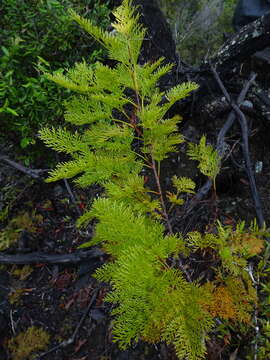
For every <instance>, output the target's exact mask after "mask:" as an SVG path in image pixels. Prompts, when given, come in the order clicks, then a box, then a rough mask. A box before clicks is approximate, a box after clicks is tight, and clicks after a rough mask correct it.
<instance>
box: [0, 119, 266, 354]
mask: <svg viewBox="0 0 270 360" xmlns="http://www.w3.org/2000/svg"><path fill="white" fill-rule="evenodd" d="M225 119H226V116H224V118H219V119H218V120H216V121H211V122H206V121H201V122H198V119H196V120H190V119H187V121H186V122H185V124H184V125H183V129H182V132H183V133H184V135H185V136H186V137H187V138H188V139H189V140H193V141H197V140H198V139H199V138H200V136H201V135H202V134H207V138H208V139H209V140H210V141H213V142H215V139H216V136H217V132H218V130H219V128H220V127H221V126H222V124H223V122H224V120H225ZM249 125H250V146H251V157H252V161H253V164H255V165H254V166H255V167H256V180H257V186H258V190H259V193H260V195H261V199H262V203H263V207H264V215H265V219H266V221H267V220H268V221H269V219H270V203H269V198H270V187H269V182H270V143H269V140H268V139H269V137H268V133H269V129H268V127H267V124H263V123H259V122H258V121H256V119H249ZM226 142H227V143H228V145H229V147H230V151H229V152H228V155H227V160H225V161H224V162H223V164H222V171H221V173H220V175H219V176H218V178H217V201H216V203H213V198H212V196H211V194H209V197H208V199H205V200H203V201H202V202H201V203H200V204H199V205H198V206H197V207H196V208H195V209H194V210H193V212H192V214H191V216H189V218H188V219H187V220H186V221H185V223H181V221H180V220H179V214H177V212H176V213H175V214H173V215H172V217H175V221H174V228H175V230H181V231H185V232H187V231H191V230H194V229H200V230H204V229H206V228H207V226H208V225H209V224H211V223H212V222H213V221H214V220H215V219H216V218H219V219H221V221H223V222H224V223H227V224H235V223H236V222H237V221H239V220H246V221H250V220H252V219H254V217H255V211H254V206H253V201H252V199H251V196H250V190H249V183H248V179H247V176H246V174H245V171H244V168H243V162H242V156H241V149H240V143H241V140H240V131H239V128H238V127H237V126H235V127H234V129H233V130H232V131H231V132H230V135H229V136H228V138H226ZM185 146H186V145H182V146H181V148H180V149H179V153H178V154H176V155H174V156H172V158H171V159H170V160H169V161H167V162H166V164H165V166H164V168H163V174H162V178H163V184H164V185H165V184H167V185H168V186H169V185H170V181H169V179H170V177H171V176H172V175H173V174H177V175H182V176H183V175H185V176H191V177H192V178H193V179H195V180H196V182H197V185H198V187H199V186H201V185H202V184H203V183H204V181H205V179H204V178H203V177H202V176H200V175H199V174H198V173H197V170H196V166H195V164H193V162H191V161H187V159H186V157H185V155H184V150H185ZM7 155H8V156H9V157H10V158H13V159H14V160H15V161H18V162H19V160H18V156H16V154H15V152H13V150H12V147H11V148H10V149H9V150H8V152H7ZM40 163H41V164H42V165H43V167H44V168H45V167H47V165H46V159H41V162H40ZM70 186H72V183H70ZM0 187H1V198H0V202H1V209H0V210H1V233H0V234H1V240H2V241H3V239H4V240H6V239H7V238H8V239H9V240H10V241H13V243H12V244H11V245H10V247H9V248H8V249H7V250H5V252H6V253H8V254H18V253H20V254H25V253H31V252H33V251H40V252H46V253H50V254H67V253H72V252H74V251H76V248H77V247H78V246H79V245H80V244H82V243H84V242H85V241H86V240H88V239H89V238H90V237H91V233H92V232H93V226H94V225H93V224H92V225H90V226H89V227H88V229H87V230H78V229H77V228H76V226H75V221H76V219H77V218H78V210H79V211H80V212H82V211H83V209H84V208H85V207H86V206H87V203H88V202H89V201H90V202H91V201H92V200H93V199H94V198H95V197H96V196H98V195H99V194H100V193H101V189H100V188H98V187H92V188H90V189H87V190H86V191H82V190H80V189H77V188H72V192H73V195H74V196H75V197H76V205H75V204H74V203H72V201H71V199H70V195H69V193H68V191H67V187H66V185H65V183H64V182H63V181H60V182H58V183H52V184H48V183H44V182H42V181H36V180H33V179H31V178H30V177H29V176H27V175H25V174H23V173H21V172H19V171H18V170H17V169H14V168H13V167H10V166H8V165H6V164H1V168H0ZM180 215H181V213H180ZM14 219H15V220H14ZM14 234H15V235H14ZM106 260H107V259H106V258H105V257H104V256H100V257H97V258H95V259H91V260H88V261H83V262H80V263H79V264H76V265H74V264H73V265H72V264H69V265H62V264H61V265H60V264H58V265H57V264H46V263H40V264H35V265H31V266H23V265H1V268H0V318H1V321H0V342H1V348H0V359H1V360H8V359H12V360H13V359H14V360H17V359H19V360H20V359H36V360H37V359H45V360H53V359H57V360H64V359H66V360H67V359H68V360H110V359H112V360H114V359H115V360H122V359H123V360H124V359H134V360H136V359H143V360H148V359H149V360H150V359H151V360H152V359H175V357H174V355H173V352H172V351H171V350H170V349H167V348H165V346H164V345H162V344H161V345H156V346H147V345H145V344H143V343H139V344H138V345H136V346H134V347H132V348H131V349H129V350H127V351H120V350H119V349H118V347H117V345H115V344H114V343H113V342H112V332H111V330H112V318H111V317H110V310H111V305H110V304H107V303H105V302H104V297H105V295H106V293H107V292H108V290H109V288H108V285H106V284H99V283H98V282H97V281H96V280H95V279H94V278H93V277H92V274H93V272H94V270H95V269H96V268H97V267H100V266H101V265H102V264H103V263H104V262H105V261H106ZM204 266H205V267H207V266H209V265H208V264H207V262H206V263H205V265H204ZM200 270H201V271H204V270H205V271H207V268H206V269H203V268H202V269H200ZM89 304H90V305H91V306H90V305H89ZM89 306H90V308H89ZM84 315H85V319H84V322H83V323H82V325H81V326H80V327H79V329H78V332H76V327H77V325H78V323H79V321H80V320H81V319H82V318H83V317H84ZM31 326H37V327H39V328H42V329H44V330H45V331H46V332H47V333H48V334H49V335H50V341H49V344H48V346H47V347H46V349H45V350H41V351H39V352H37V353H33V354H32V355H31V356H29V357H28V356H27V357H26V358H24V357H21V358H20V357H17V355H16V353H14V352H13V353H12V352H11V351H10V347H9V344H10V339H12V338H13V339H14V337H15V336H17V335H18V334H20V333H21V332H25V331H26V330H27V328H29V327H31ZM74 332H75V334H76V336H75V339H74V342H73V343H72V344H69V345H66V346H61V347H59V344H61V343H62V342H63V341H67V340H69V339H70V338H71V337H72V335H74ZM238 345H239V344H238ZM18 346H21V344H19V345H18ZM240 346H242V352H243V353H244V352H245V348H246V347H247V346H249V344H248V343H247V342H246V343H245V342H242V344H240ZM223 348H224V342H223V341H221V342H220V341H219V342H217V344H215V343H212V344H209V354H208V359H210V360H214V359H229V358H230V355H232V354H233V351H234V350H235V348H233V347H231V348H230V346H228V347H227V348H226V349H225V350H224V351H223ZM211 349H212V350H211ZM213 349H214V350H213ZM50 350H51V351H50ZM46 351H48V353H46ZM49 351H50V352H49ZM44 352H45V355H44V356H41V355H42V354H44ZM239 353H240V354H241V351H239ZM239 359H241V357H239Z"/></svg>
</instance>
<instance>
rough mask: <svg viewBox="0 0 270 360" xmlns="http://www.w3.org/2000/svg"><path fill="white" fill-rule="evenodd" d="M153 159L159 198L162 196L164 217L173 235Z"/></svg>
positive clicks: (153, 163) (154, 163)
mask: <svg viewBox="0 0 270 360" xmlns="http://www.w3.org/2000/svg"><path fill="white" fill-rule="evenodd" d="M151 157H152V169H153V172H154V176H155V180H156V184H157V187H158V192H159V196H160V202H161V206H162V210H163V215H164V217H165V219H166V222H167V226H168V230H169V233H170V234H173V230H172V225H171V222H170V219H169V216H168V213H167V209H166V205H165V202H164V198H163V195H162V189H161V185H160V179H159V175H158V172H157V167H156V162H155V160H154V158H153V156H151Z"/></svg>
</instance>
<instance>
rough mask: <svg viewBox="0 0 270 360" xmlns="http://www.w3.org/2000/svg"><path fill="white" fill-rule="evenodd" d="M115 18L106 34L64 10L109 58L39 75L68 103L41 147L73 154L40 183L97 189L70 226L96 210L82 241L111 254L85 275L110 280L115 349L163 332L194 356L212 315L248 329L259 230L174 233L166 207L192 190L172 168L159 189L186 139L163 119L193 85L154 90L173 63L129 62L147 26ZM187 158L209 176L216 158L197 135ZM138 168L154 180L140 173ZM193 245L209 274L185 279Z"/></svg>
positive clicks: (132, 18)
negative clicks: (61, 123) (70, 181)
mask: <svg viewBox="0 0 270 360" xmlns="http://www.w3.org/2000/svg"><path fill="white" fill-rule="evenodd" d="M114 15H115V18H116V21H115V23H113V24H112V26H113V28H114V32H112V33H109V32H107V31H103V30H102V29H100V28H99V27H97V26H95V25H94V24H93V23H91V22H90V21H87V20H86V19H84V18H82V17H80V16H79V15H77V14H76V13H75V12H71V16H72V17H73V19H74V20H76V21H77V22H78V23H79V24H80V25H81V26H82V27H83V28H84V29H85V30H86V31H87V32H88V33H89V34H90V35H92V36H93V37H94V38H96V39H97V40H98V41H99V42H100V43H102V44H103V45H104V47H105V48H106V49H107V50H108V55H109V57H110V59H111V60H113V61H114V64H115V66H114V67H109V66H108V65H104V64H102V63H101V62H97V63H96V64H95V65H94V66H89V65H87V63H86V62H81V63H77V64H76V65H75V66H74V67H73V68H71V69H69V70H68V71H67V72H66V73H58V72H56V73H54V74H52V75H48V78H50V79H51V80H53V81H54V82H55V83H57V84H59V85H61V86H63V87H65V88H68V89H70V90H71V91H73V92H74V95H73V96H72V97H70V99H69V100H68V101H66V112H65V120H66V121H67V122H68V123H71V124H74V125H77V128H78V131H76V132H75V131H73V132H72V131H69V130H67V129H65V128H55V127H53V128H44V129H42V130H41V131H40V136H41V138H42V140H43V141H44V142H45V143H46V144H47V145H48V146H49V147H51V148H53V149H54V150H56V151H59V152H63V153H65V154H66V155H68V156H70V158H71V160H70V161H67V162H62V163H59V164H58V165H57V167H56V168H55V169H54V170H53V171H51V172H50V177H49V179H48V181H57V180H59V179H62V178H74V177H75V183H76V184H77V185H79V186H82V187H87V186H89V185H93V184H99V185H101V186H103V188H104V194H103V196H101V197H99V198H97V199H95V200H94V202H93V204H92V208H91V209H90V210H88V211H86V212H85V213H84V214H83V215H82V217H81V218H80V219H79V221H78V225H84V224H85V223H86V224H87V223H88V222H89V221H92V220H93V219H94V218H95V219H97V220H98V223H97V225H96V228H95V232H94V236H93V238H92V239H91V240H90V242H89V243H87V244H84V245H83V246H91V245H97V244H100V245H101V246H102V247H103V249H104V251H105V252H106V253H108V254H109V255H110V260H111V261H110V262H109V263H107V264H105V265H103V266H102V267H101V268H100V269H98V270H97V271H96V275H95V276H96V277H97V278H98V279H99V280H100V281H106V282H109V283H110V284H111V286H112V291H111V292H110V293H109V294H108V295H107V296H106V301H110V302H111V303H113V304H114V307H113V311H112V314H113V315H115V316H114V327H113V334H114V337H113V339H114V341H117V342H118V343H119V345H120V347H121V348H122V349H126V348H127V347H128V346H129V345H131V344H132V343H134V342H136V341H138V339H142V340H144V341H147V342H149V343H158V342H160V341H165V342H166V343H168V344H171V343H172V344H174V346H175V350H176V354H177V356H178V358H179V359H189V360H199V359H203V358H205V354H206V342H207V340H208V339H209V337H210V335H211V331H213V332H214V333H215V335H216V334H217V332H218V329H217V324H218V323H223V322H225V323H226V322H228V324H229V325H230V326H231V327H235V326H237V325H238V324H240V325H241V326H242V327H243V328H249V327H250V326H251V323H252V313H253V310H254V306H255V304H256V302H257V291H256V288H255V287H254V284H253V283H252V280H251V278H250V276H249V273H248V271H247V268H248V264H249V259H250V258H252V257H254V256H256V255H258V254H260V253H261V252H262V250H263V248H264V240H263V235H265V234H266V231H265V229H262V230H260V229H258V226H257V225H256V223H255V222H254V223H253V224H252V225H251V226H250V228H249V229H246V226H245V224H244V222H242V223H240V224H238V225H237V226H236V228H235V229H233V228H232V227H231V226H223V225H222V224H221V223H217V225H216V226H213V228H215V231H214V233H205V234H201V233H199V232H197V231H193V232H190V233H189V234H187V236H183V235H182V234H181V233H175V234H174V233H173V228H172V226H171V223H170V208H171V206H181V205H183V203H184V199H183V197H182V195H183V193H184V194H192V193H194V191H195V183H194V182H193V181H192V180H191V179H189V178H185V177H180V178H179V177H176V176H173V178H172V181H171V182H172V186H171V188H170V190H171V192H166V189H162V182H161V179H160V171H161V173H162V170H163V169H162V165H163V163H162V160H164V159H166V158H168V157H169V156H170V154H171V153H172V152H176V151H177V149H178V144H180V143H182V142H183V141H184V138H183V136H182V135H181V134H179V132H178V127H177V124H178V123H179V121H180V116H174V117H172V118H168V110H169V109H170V108H171V107H172V106H173V105H174V104H175V103H176V102H177V101H180V100H181V99H183V98H185V97H186V96H188V95H189V94H190V93H191V92H192V91H194V90H196V89H197V88H198V86H197V85H196V84H194V83H190V82H188V83H182V84H178V85H177V86H175V87H173V88H171V89H170V90H168V91H166V92H163V91H161V90H160V89H159V87H158V81H159V79H160V78H161V77H162V76H163V75H165V74H167V73H168V72H169V71H170V70H171V68H172V65H169V64H164V59H162V58H161V59H158V60H156V61H155V62H148V63H145V64H143V65H141V64H138V57H139V54H140V48H141V44H142V41H143V39H144V36H145V34H146V30H145V29H144V28H143V27H142V26H141V25H139V23H138V15H136V12H135V11H134V6H132V3H131V1H130V0H124V1H123V2H122V5H121V6H120V7H119V8H117V9H116V10H115V11H114ZM188 155H189V157H190V158H191V159H192V160H195V161H198V162H199V165H198V168H199V169H200V171H201V172H202V173H203V174H205V175H206V176H208V177H209V178H212V179H213V182H214V179H215V176H216V175H217V173H218V171H219V167H220V159H219V157H218V155H217V152H216V151H215V150H214V149H213V148H212V147H210V145H207V144H206V139H205V137H203V138H202V140H201V141H200V142H199V144H196V145H194V144H193V145H190V146H189V148H188ZM146 169H147V171H148V174H149V177H151V180H152V181H149V182H145V180H146V179H145V177H144V176H143V174H142V170H144V171H145V170H146ZM182 211H183V209H182ZM195 253H196V259H197V256H198V257H200V258H201V259H202V261H204V254H207V259H208V260H207V262H208V263H210V262H211V261H210V258H211V259H212V262H211V265H212V266H211V265H209V268H210V267H211V273H212V274H211V280H210V279H209V280H207V278H203V277H201V276H203V275H202V274H198V275H197V276H196V275H195V276H194V273H195V274H196V272H197V269H196V268H197V266H198V265H197V261H196V262H195V266H194V265H193V264H192V260H191V259H189V255H192V254H193V255H194V254H195ZM192 257H193V256H191V258H192ZM183 259H185V262H186V264H187V267H186V268H185V266H184V265H183V263H182V261H183ZM193 259H194V257H193ZM198 262H199V260H198ZM189 265H190V267H191V269H190V267H189ZM193 266H194V267H193ZM188 269H190V273H189V272H188ZM192 273H193V275H191V274H192ZM217 319H218V321H217Z"/></svg>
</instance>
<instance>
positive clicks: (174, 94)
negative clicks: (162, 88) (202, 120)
mask: <svg viewBox="0 0 270 360" xmlns="http://www.w3.org/2000/svg"><path fill="white" fill-rule="evenodd" d="M198 87H199V85H198V84H196V83H194V82H187V83H182V84H180V85H177V86H175V87H173V88H172V89H170V90H169V91H167V93H166V98H167V100H168V101H169V105H170V106H172V105H173V104H175V103H176V102H177V101H179V100H181V99H184V98H185V97H187V96H189V95H190V93H191V92H192V91H194V90H197V89H198Z"/></svg>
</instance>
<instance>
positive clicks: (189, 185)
mask: <svg viewBox="0 0 270 360" xmlns="http://www.w3.org/2000/svg"><path fill="white" fill-rule="evenodd" d="M172 182H173V186H174V187H175V188H176V190H177V192H178V193H189V194H194V189H195V186H196V184H195V182H194V181H192V180H191V179H190V178H187V177H185V176H182V177H180V178H179V177H177V176H176V175H174V176H173V177H172Z"/></svg>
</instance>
